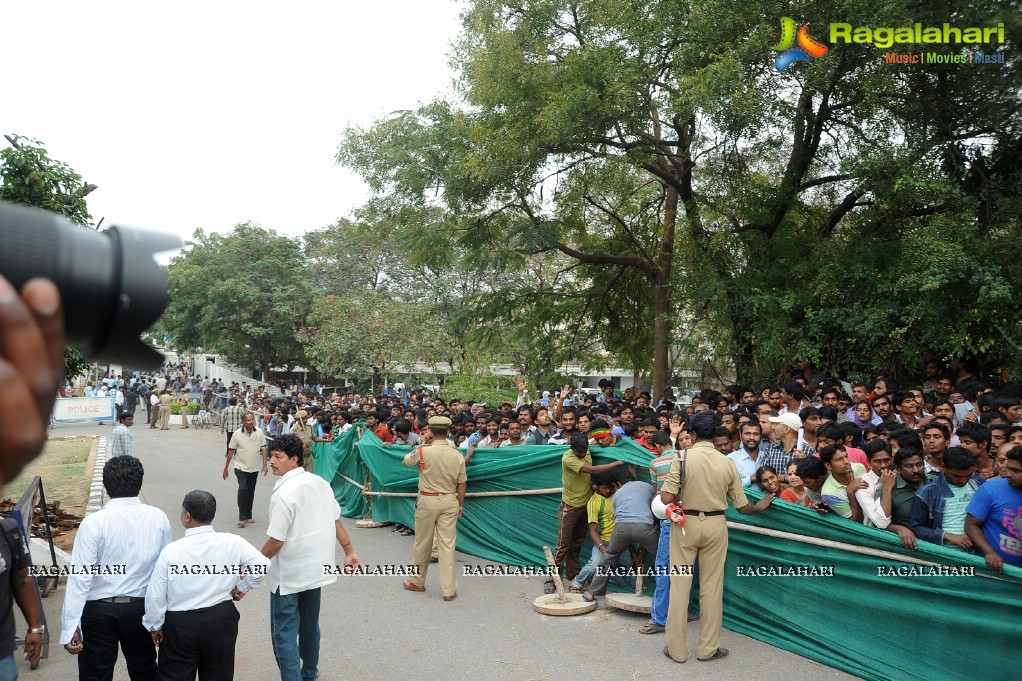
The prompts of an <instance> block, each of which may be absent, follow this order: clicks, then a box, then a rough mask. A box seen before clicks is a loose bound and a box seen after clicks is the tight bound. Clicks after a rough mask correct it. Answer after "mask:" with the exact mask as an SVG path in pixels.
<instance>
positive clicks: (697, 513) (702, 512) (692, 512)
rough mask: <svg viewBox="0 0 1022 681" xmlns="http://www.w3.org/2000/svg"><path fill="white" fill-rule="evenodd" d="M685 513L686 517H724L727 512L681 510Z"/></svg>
mask: <svg viewBox="0 0 1022 681" xmlns="http://www.w3.org/2000/svg"><path fill="white" fill-rule="evenodd" d="M681 510H683V511H685V515H707V516H709V515H724V513H725V512H726V511H696V510H693V509H690V508H683V509H681Z"/></svg>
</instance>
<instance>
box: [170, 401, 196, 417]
mask: <svg viewBox="0 0 1022 681" xmlns="http://www.w3.org/2000/svg"><path fill="white" fill-rule="evenodd" d="M170 413H171V415H172V416H180V415H181V403H180V402H171V404H170ZM198 413H199V405H198V404H197V403H195V402H189V403H188V415H189V416H195V415H196V414H198Z"/></svg>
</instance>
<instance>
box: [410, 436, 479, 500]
mask: <svg viewBox="0 0 1022 681" xmlns="http://www.w3.org/2000/svg"><path fill="white" fill-rule="evenodd" d="M419 449H420V448H419V447H416V448H415V449H413V450H412V451H410V452H409V453H408V454H407V455H406V456H405V458H404V461H403V462H402V463H403V464H404V465H405V466H418V465H419V460H420V459H419ZM421 449H422V460H423V461H425V464H424V465H423V466H422V467H421V468H420V469H419V491H420V492H431V493H436V494H454V493H455V492H457V491H458V483H461V482H465V481H467V480H468V477H467V476H466V475H465V457H464V455H463V454H462V453H461V450H460V449H458V448H457V447H455V446H454V445H453V444H451V441H450V440H448V439H446V438H444V439H441V438H437V439H435V440H434V441H433V444H431V445H423V446H422V448H421Z"/></svg>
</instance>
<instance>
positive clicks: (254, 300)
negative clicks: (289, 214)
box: [160, 223, 311, 372]
mask: <svg viewBox="0 0 1022 681" xmlns="http://www.w3.org/2000/svg"><path fill="white" fill-rule="evenodd" d="M192 239H193V240H192V241H190V242H188V243H187V244H186V250H185V252H184V253H182V254H181V255H179V256H177V257H175V258H174V260H172V261H171V263H170V265H169V266H168V268H167V276H168V279H169V280H170V299H171V303H170V305H169V306H168V308H167V311H166V313H165V314H164V316H163V318H162V319H161V321H160V330H161V331H162V332H163V333H166V334H168V335H170V336H172V337H173V339H174V341H173V342H174V345H175V347H177V348H179V349H189V350H194V349H197V348H200V347H201V348H207V349H216V350H217V351H218V352H221V353H223V354H224V355H226V356H227V357H228V359H229V360H230V361H231V362H233V363H235V364H237V365H239V366H243V367H258V369H259V370H260V371H263V372H265V371H269V369H270V368H271V367H285V368H287V367H292V366H296V365H298V364H300V363H301V362H303V361H304V352H303V347H302V344H301V341H300V340H299V335H300V334H301V332H302V330H303V329H304V327H305V319H306V316H307V314H308V312H309V308H310V306H311V292H310V289H309V287H308V284H307V277H306V271H307V266H306V263H305V259H304V256H303V253H302V248H301V245H300V244H299V243H298V242H297V241H295V240H292V239H289V238H287V237H284V236H280V235H278V234H277V233H276V232H274V231H273V230H267V229H264V228H262V227H259V226H258V225H253V224H251V223H243V224H239V225H237V226H236V227H235V228H234V230H233V231H232V232H231V233H229V234H227V235H220V234H209V235H207V234H205V233H203V232H202V230H197V231H196V232H195V235H194V236H193V237H192Z"/></svg>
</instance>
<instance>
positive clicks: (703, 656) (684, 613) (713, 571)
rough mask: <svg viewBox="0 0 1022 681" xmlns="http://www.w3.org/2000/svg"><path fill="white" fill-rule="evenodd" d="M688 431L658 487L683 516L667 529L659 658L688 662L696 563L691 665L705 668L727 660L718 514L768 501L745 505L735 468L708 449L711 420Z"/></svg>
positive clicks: (723, 544) (696, 421)
mask: <svg viewBox="0 0 1022 681" xmlns="http://www.w3.org/2000/svg"><path fill="white" fill-rule="evenodd" d="M796 418H797V417H796ZM688 428H689V433H690V436H691V438H692V442H693V444H692V446H691V447H689V448H688V450H686V452H685V453H684V454H683V455H681V456H679V457H676V458H675V459H674V460H673V461H672V462H671V469H670V471H669V472H668V473H667V478H666V479H665V480H664V483H663V485H662V486H661V487H660V499H661V501H663V502H664V503H665V504H668V505H670V504H673V503H675V502H678V504H679V505H680V506H681V508H682V509H683V510H684V512H685V516H686V520H685V523H684V525H683V526H679V525H677V524H674V525H672V527H671V567H672V572H671V594H670V605H669V609H668V614H667V647H665V648H664V655H666V656H667V657H669V658H671V659H672V660H674V661H675V662H684V661H685V659H686V658H687V657H688V646H687V643H686V636H687V635H688V601H689V592H690V590H691V588H692V569H693V566H694V565H695V562H696V559H697V558H698V560H699V620H700V625H699V644H698V647H697V649H696V659H698V660H699V661H700V662H709V661H712V660H719V659H722V658H725V657H727V655H728V650H727V648H721V647H720V645H719V644H720V630H721V624H722V622H723V617H724V612H723V604H724V560H725V558H727V519H726V518H725V516H724V512H725V510H726V509H727V502H728V499H730V500H731V503H732V504H733V505H734V507H735V508H736V509H737V510H738V512H739V513H742V514H744V515H751V514H755V513H760V512H762V511H764V510H766V509H767V507H768V506H770V503H771V502H772V501H773V500H774V495H773V494H767V495H764V497H763V498H762V499H761V500H760V501H759V502H758V503H757V504H755V505H752V504H750V503H749V500H748V499H747V498H746V496H745V490H744V489H742V478H741V476H740V475H739V473H738V468H737V467H736V466H735V462H734V461H732V460H731V459H729V458H727V457H726V456H721V455H720V452H718V451H717V450H716V449H714V447H713V433H714V431H715V430H716V428H717V421H716V418H715V417H714V414H712V413H711V412H697V413H696V414H694V415H693V416H692V418H691V419H689V422H688ZM682 462H684V466H685V479H684V481H682V476H681V470H682ZM683 528H684V534H683V533H682V529H683Z"/></svg>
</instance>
